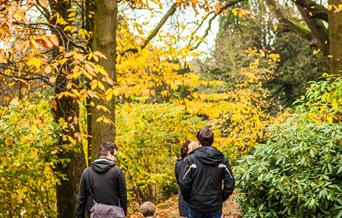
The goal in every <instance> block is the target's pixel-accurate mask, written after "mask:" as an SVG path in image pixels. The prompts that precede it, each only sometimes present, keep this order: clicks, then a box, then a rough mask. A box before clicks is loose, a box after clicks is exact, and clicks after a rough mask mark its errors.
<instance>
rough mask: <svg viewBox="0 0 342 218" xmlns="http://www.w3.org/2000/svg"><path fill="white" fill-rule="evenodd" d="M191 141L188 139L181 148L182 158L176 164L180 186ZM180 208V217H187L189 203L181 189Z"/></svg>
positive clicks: (179, 194) (179, 196)
mask: <svg viewBox="0 0 342 218" xmlns="http://www.w3.org/2000/svg"><path fill="white" fill-rule="evenodd" d="M189 144H190V142H189V141H186V142H185V143H184V144H183V145H182V148H181V150H180V156H181V158H179V159H177V161H176V165H175V175H176V181H177V183H178V186H179V180H180V179H181V178H180V176H181V172H182V169H183V168H184V167H185V164H186V163H185V160H184V159H185V157H186V156H187V155H188V146H189ZM178 210H179V216H180V217H187V215H188V204H187V203H186V202H185V201H184V199H183V197H182V193H181V192H180V191H179V193H178Z"/></svg>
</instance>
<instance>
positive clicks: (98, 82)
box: [97, 81, 105, 91]
mask: <svg viewBox="0 0 342 218" xmlns="http://www.w3.org/2000/svg"><path fill="white" fill-rule="evenodd" d="M97 85H98V86H99V88H100V89H101V90H103V91H104V90H105V87H104V85H103V83H102V82H101V81H97Z"/></svg>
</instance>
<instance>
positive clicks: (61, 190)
mask: <svg viewBox="0 0 342 218" xmlns="http://www.w3.org/2000/svg"><path fill="white" fill-rule="evenodd" d="M66 84H67V79H66V77H65V74H63V73H60V74H59V75H58V77H57V80H56V89H55V94H56V95H57V94H58V93H61V92H64V91H66ZM55 100H56V101H57V108H56V111H55V122H58V120H59V119H60V118H63V119H64V120H66V121H67V120H68V119H69V117H71V120H74V118H78V117H79V107H78V103H77V102H75V101H74V100H73V99H72V98H70V97H63V98H62V99H55ZM75 132H79V124H78V123H75V124H74V128H73V129H72V128H69V129H68V130H62V132H60V134H59V135H60V136H59V138H58V145H59V146H61V147H62V146H63V145H65V144H66V143H68V141H65V140H64V139H63V136H64V137H65V136H70V137H74V133H75ZM76 146H77V147H76V148H73V149H70V150H66V151H65V149H63V152H62V153H61V154H59V158H60V159H66V160H67V161H66V162H65V164H63V163H61V164H59V165H58V166H57V168H56V170H57V172H58V173H62V174H63V175H65V176H66V179H65V180H61V183H60V184H59V185H58V186H57V211H58V217H59V218H65V217H74V216H75V208H76V197H77V192H78V185H79V179H80V178H81V174H82V171H83V169H84V167H85V161H84V153H83V149H82V144H81V143H78V144H77V145H76Z"/></svg>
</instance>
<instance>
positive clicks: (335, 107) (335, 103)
mask: <svg viewBox="0 0 342 218" xmlns="http://www.w3.org/2000/svg"><path fill="white" fill-rule="evenodd" d="M331 106H332V107H333V108H334V109H335V110H337V109H338V103H337V102H336V101H334V102H332V103H331Z"/></svg>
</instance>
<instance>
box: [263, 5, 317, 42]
mask: <svg viewBox="0 0 342 218" xmlns="http://www.w3.org/2000/svg"><path fill="white" fill-rule="evenodd" d="M266 3H267V5H268V7H269V8H270V10H271V11H272V12H273V14H274V15H275V16H276V18H277V19H278V21H279V23H280V24H282V25H283V27H285V28H284V29H288V30H290V31H291V32H294V33H296V34H297V35H299V36H300V37H302V38H303V39H306V40H307V41H309V42H310V41H312V34H311V31H310V30H308V29H307V28H305V27H303V26H302V25H300V24H299V23H297V22H295V21H293V20H291V19H289V18H287V17H286V16H285V15H284V14H283V13H282V11H281V9H280V8H279V7H278V5H277V4H276V2H275V1H274V0H266Z"/></svg>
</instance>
